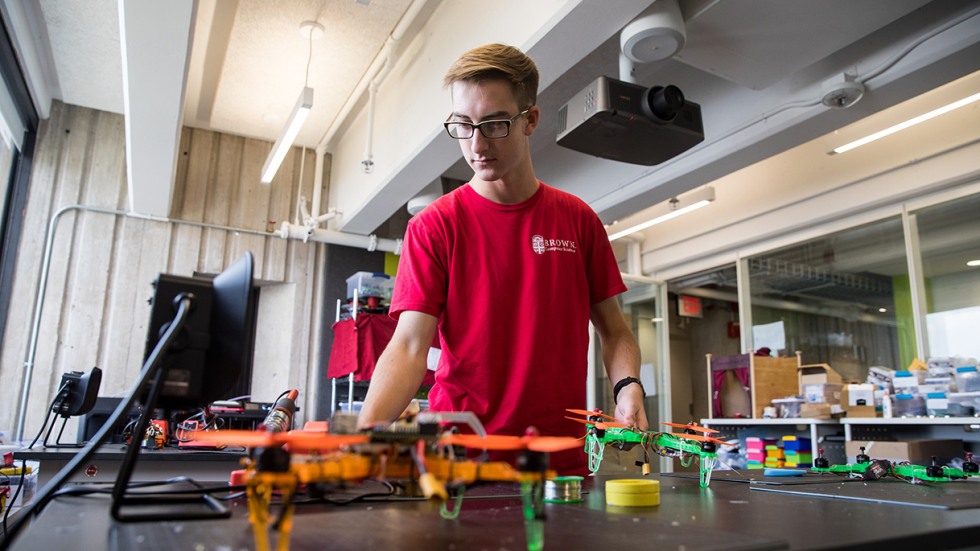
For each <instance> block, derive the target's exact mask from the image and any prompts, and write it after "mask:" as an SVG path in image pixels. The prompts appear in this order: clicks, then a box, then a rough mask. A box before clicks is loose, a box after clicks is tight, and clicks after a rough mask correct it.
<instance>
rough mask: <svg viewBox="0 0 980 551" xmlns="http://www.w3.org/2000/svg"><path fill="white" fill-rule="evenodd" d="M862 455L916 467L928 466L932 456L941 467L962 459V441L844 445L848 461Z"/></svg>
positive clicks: (857, 442) (853, 442)
mask: <svg viewBox="0 0 980 551" xmlns="http://www.w3.org/2000/svg"><path fill="white" fill-rule="evenodd" d="M862 446H863V447H864V453H866V454H868V456H870V457H871V458H872V459H887V460H889V461H911V462H912V463H915V464H916V465H930V464H931V463H932V458H933V456H935V457H936V460H937V462H938V463H939V464H940V465H942V464H945V463H947V462H949V461H951V460H952V459H954V458H957V457H963V441H962V440H957V439H952V438H951V439H934V440H907V441H903V442H883V441H867V440H851V441H848V442H845V443H844V449H845V451H846V452H847V459H848V461H853V460H854V457H855V456H856V455H857V454H859V453H861V451H860V450H861V447H862Z"/></svg>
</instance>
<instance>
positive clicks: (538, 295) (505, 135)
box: [358, 44, 647, 473]
mask: <svg viewBox="0 0 980 551" xmlns="http://www.w3.org/2000/svg"><path fill="white" fill-rule="evenodd" d="M444 84H445V85H446V86H448V87H449V88H450V90H451V92H452V101H453V111H452V114H451V115H450V116H449V118H448V119H447V121H446V123H445V125H446V130H447V132H448V133H449V135H450V136H451V137H453V138H455V139H457V140H458V141H459V144H460V148H461V149H462V152H463V156H464V157H465V158H466V161H467V163H469V165H470V167H471V168H472V169H473V173H474V174H473V179H472V180H470V182H469V183H468V184H466V185H464V186H462V187H460V188H458V189H457V190H455V191H453V192H452V193H449V194H447V195H445V196H443V197H441V198H440V199H438V200H437V201H435V202H434V203H433V204H432V205H430V206H429V207H428V208H426V209H425V210H423V211H422V212H420V213H419V214H417V215H416V216H415V217H414V218H413V219H412V220H411V221H410V222H409V225H408V229H407V232H406V234H405V241H404V246H403V252H402V256H401V260H400V264H399V267H398V277H397V278H396V280H395V291H394V296H393V297H392V302H391V315H392V316H394V317H395V318H397V319H398V324H397V327H396V329H395V334H394V336H393V338H392V340H391V342H390V343H389V344H388V347H387V348H386V349H385V351H384V353H383V354H382V356H381V357H380V358H379V360H378V364H377V367H376V368H375V371H374V375H373V377H372V381H371V385H370V387H369V390H368V395H367V398H366V399H365V402H364V406H363V408H362V410H361V414H360V417H359V419H358V424H359V425H360V426H361V427H368V426H371V425H372V424H375V423H379V422H386V421H391V420H393V419H394V418H396V417H398V415H399V414H400V413H401V412H402V410H404V408H405V407H406V406H407V404H408V402H409V401H410V400H411V398H412V397H413V396H414V395H415V393H416V391H417V390H418V387H419V384H420V382H421V381H422V376H423V375H424V374H425V369H426V354H427V352H428V349H429V346H430V344H431V343H432V342H433V337H434V336H435V335H436V333H437V331H438V339H439V344H440V346H441V349H442V355H441V358H440V361H439V366H438V369H437V370H436V374H435V380H436V383H435V385H434V386H433V388H432V390H431V391H430V393H429V407H430V409H431V410H432V411H472V412H474V413H476V415H477V416H478V417H479V418H480V420H481V421H482V422H483V424H484V426H485V428H486V430H487V433H488V434H504V435H522V434H524V433H525V430H526V429H527V428H528V427H530V426H534V427H536V428H537V429H538V432H539V433H540V434H542V435H549V436H559V435H571V436H581V435H583V434H584V427H583V426H582V425H581V424H578V423H575V422H573V421H569V420H567V419H565V415H566V413H565V409H566V408H582V407H584V406H585V404H584V402H585V394H586V372H587V366H588V346H589V327H588V324H589V320H591V321H592V322H593V324H594V325H595V328H596V331H597V333H598V335H599V341H600V343H601V347H602V356H603V362H604V364H605V366H606V371H607V373H608V375H609V380H610V381H613V382H619V383H618V384H617V385H616V387H617V388H616V390H617V391H618V395H617V396H616V399H617V406H616V411H615V415H616V417H618V418H619V419H621V420H623V421H625V422H628V423H631V424H634V425H636V426H637V427H639V428H640V429H646V428H647V420H646V413H645V411H644V407H643V398H644V393H643V388H642V386H641V385H640V384H639V380H638V379H637V377H638V376H639V375H638V373H639V349H638V347H637V344H636V339H635V338H634V337H633V334H632V333H631V332H630V330H629V327H628V326H627V325H626V322H625V320H624V319H623V314H622V312H621V311H620V308H619V303H618V301H617V298H616V295H618V294H619V293H622V292H623V291H625V290H626V286H625V285H624V284H623V280H622V277H621V276H620V274H619V270H618V267H617V265H616V261H615V258H614V256H613V253H612V249H611V247H610V245H609V240H608V238H607V236H606V232H605V230H604V228H603V226H602V223H601V222H600V220H599V218H598V217H597V216H596V214H595V213H594V212H593V211H592V210H591V209H590V208H589V207H588V206H587V205H586V204H585V203H584V202H583V201H581V200H580V199H578V198H576V197H574V196H572V195H570V194H568V193H565V192H562V191H560V190H557V189H555V188H552V187H550V186H547V185H546V184H544V183H542V182H540V181H538V180H537V178H536V177H535V175H534V170H533V168H532V166H531V156H530V138H531V135H532V134H533V133H534V130H535V129H536V128H537V126H538V121H539V118H540V116H541V109H540V108H539V107H537V106H536V105H535V102H536V100H537V86H538V71H537V67H536V66H535V64H534V62H533V61H532V60H531V59H530V58H528V57H527V56H526V55H524V54H523V53H522V52H521V51H519V50H517V49H516V48H513V47H510V46H504V45H500V44H491V45H487V46H483V47H479V48H475V49H473V50H471V51H469V52H466V53H465V54H463V55H462V56H461V57H460V58H459V59H458V60H457V61H456V62H455V63H454V64H453V65H452V67H450V69H449V72H448V73H447V74H446V76H445V79H444ZM608 413H613V412H608ZM585 461H586V456H585V454H584V453H583V452H582V450H571V451H569V452H562V453H559V454H552V457H551V466H552V468H555V469H557V470H558V471H559V472H563V473H576V472H577V473H581V472H582V471H584V466H585Z"/></svg>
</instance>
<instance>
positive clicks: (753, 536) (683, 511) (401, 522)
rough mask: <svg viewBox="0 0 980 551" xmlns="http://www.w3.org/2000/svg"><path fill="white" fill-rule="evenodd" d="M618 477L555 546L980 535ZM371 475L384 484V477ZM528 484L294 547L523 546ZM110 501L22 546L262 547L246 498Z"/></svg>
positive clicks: (335, 524)
mask: <svg viewBox="0 0 980 551" xmlns="http://www.w3.org/2000/svg"><path fill="white" fill-rule="evenodd" d="M813 476H818V475H813ZM608 478H609V477H606V476H599V477H595V478H591V477H590V478H588V479H587V480H586V482H585V483H584V484H583V491H584V492H585V501H584V502H583V503H572V504H547V505H546V506H545V510H546V514H547V517H548V519H547V521H546V522H545V527H544V543H545V549H569V550H578V549H624V550H627V549H650V548H657V547H663V548H671V549H677V548H681V547H683V548H685V549H813V548H822V549H833V548H844V547H854V546H862V545H868V544H871V545H872V547H870V548H875V549H877V548H887V549H890V550H893V549H909V548H936V547H939V546H942V547H945V548H954V547H958V546H967V545H975V544H976V542H977V541H980V514H978V512H980V509H976V508H973V509H960V510H945V509H930V508H923V507H912V506H908V505H892V504H886V503H867V502H859V501H845V500H840V499H830V498H814V497H811V496H801V495H795V494H784V493H775V492H769V491H755V490H753V488H752V487H751V485H750V484H747V483H744V482H731V481H723V480H712V482H711V486H710V487H708V488H703V489H702V488H700V487H699V486H698V481H697V480H696V479H695V478H680V477H668V476H660V477H658V479H659V481H660V485H661V504H660V505H659V506H658V507H644V508H614V507H607V506H606V504H605V496H604V494H603V491H602V489H603V488H604V483H605V480H606V479H608ZM615 478H622V477H618V476H617V477H615ZM593 482H594V484H593ZM895 482H898V481H895ZM835 483H837V482H835ZM365 484H373V486H371V487H370V490H377V484H376V483H365ZM850 484H854V485H857V484H862V483H860V482H852V483H850ZM954 484H965V485H974V484H975V485H976V487H977V488H978V490H980V481H962V482H957V483H954ZM486 488H487V487H477V488H474V489H472V490H470V491H469V492H467V495H468V496H472V495H474V494H477V493H478V490H484V489H486ZM883 488H886V487H883ZM909 488H911V489H912V490H917V489H918V490H921V489H922V488H921V487H913V486H911V485H909V484H906V483H903V482H898V483H897V484H893V485H890V486H888V487H887V488H886V489H888V490H889V491H891V492H897V493H899V494H901V493H903V492H906V491H907V490H908V489H909ZM940 489H941V488H940ZM961 490H962V488H961ZM365 491H368V490H365ZM516 491H517V490H516V485H496V486H495V487H494V490H493V491H492V492H489V494H485V495H490V496H495V497H483V498H474V499H470V498H467V499H466V500H465V502H464V504H463V508H462V511H461V513H460V515H459V518H457V519H456V520H442V519H441V518H440V517H439V512H438V506H437V505H436V504H434V503H431V502H427V501H403V502H370V503H366V502H358V503H353V504H350V505H347V506H343V507H339V506H331V505H322V504H317V505H312V506H301V507H299V508H297V513H296V517H295V527H294V530H293V537H292V548H293V549H297V550H301V549H332V550H333V549H338V550H352V551H353V550H356V551H363V550H365V549H385V550H389V549H413V550H414V549H438V550H443V549H460V550H463V549H509V550H511V551H521V550H522V549H526V547H525V545H526V538H525V532H524V524H523V519H522V509H521V504H520V500H519V498H517V497H516V496H514V495H513V494H514V493H516ZM508 493H509V494H510V495H504V494H508ZM108 508H109V499H108V498H106V497H104V496H87V497H59V498H57V499H55V500H54V501H52V503H51V504H50V505H48V507H47V508H46V509H45V510H44V511H43V512H42V514H41V516H40V517H39V518H38V520H37V522H35V523H34V524H33V525H31V526H29V527H26V529H25V531H24V532H23V533H22V534H21V537H20V538H18V540H17V541H16V542H15V545H13V547H12V549H15V550H18V551H29V550H45V551H47V550H50V549H67V548H68V546H69V545H70V546H72V548H78V547H81V548H85V549H107V550H115V549H118V550H127V549H135V548H137V547H138V548H139V549H141V550H151V551H152V550H156V549H159V550H167V551H169V550H171V549H194V548H198V549H222V548H223V549H254V542H253V540H252V535H251V531H250V529H249V527H248V520H247V518H246V515H247V507H246V505H245V503H244V501H243V500H237V501H233V502H231V503H230V508H231V509H232V511H233V513H234V514H233V517H232V518H231V519H227V520H208V521H193V522H159V523H117V522H113V521H112V520H111V519H110V516H109V512H108ZM885 545H887V546H888V547H884V546H885Z"/></svg>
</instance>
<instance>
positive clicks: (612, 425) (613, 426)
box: [565, 415, 630, 430]
mask: <svg viewBox="0 0 980 551" xmlns="http://www.w3.org/2000/svg"><path fill="white" fill-rule="evenodd" d="M565 419H570V420H572V421H575V422H576V423H582V424H583V425H595V428H597V429H599V430H605V429H625V428H626V427H629V426H630V424H629V423H606V422H605V421H587V420H585V419H579V418H578V417H569V416H567V415H566V416H565Z"/></svg>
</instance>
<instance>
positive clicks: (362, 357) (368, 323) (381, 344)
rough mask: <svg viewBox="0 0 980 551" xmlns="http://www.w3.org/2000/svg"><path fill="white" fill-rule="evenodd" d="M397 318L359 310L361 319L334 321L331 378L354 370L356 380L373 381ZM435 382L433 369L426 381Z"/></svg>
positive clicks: (425, 382) (329, 377)
mask: <svg viewBox="0 0 980 551" xmlns="http://www.w3.org/2000/svg"><path fill="white" fill-rule="evenodd" d="M396 323H397V322H396V321H395V320H394V319H392V318H390V317H388V316H387V315H385V314H363V313H361V314H358V315H357V321H355V320H352V319H346V320H341V321H338V322H335V323H334V324H333V348H331V349H330V363H328V364H327V378H328V379H337V378H340V377H346V376H348V375H350V374H351V373H353V374H354V380H355V381H370V380H371V375H373V374H374V368H375V366H376V365H377V364H378V358H379V357H380V356H381V353H382V352H384V349H385V347H386V346H388V341H390V340H391V336H392V335H394V333H395V325H396ZM433 382H435V379H434V377H433V374H432V372H431V371H428V372H426V375H425V378H424V379H423V380H422V384H423V385H426V386H431V385H432V383H433Z"/></svg>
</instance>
